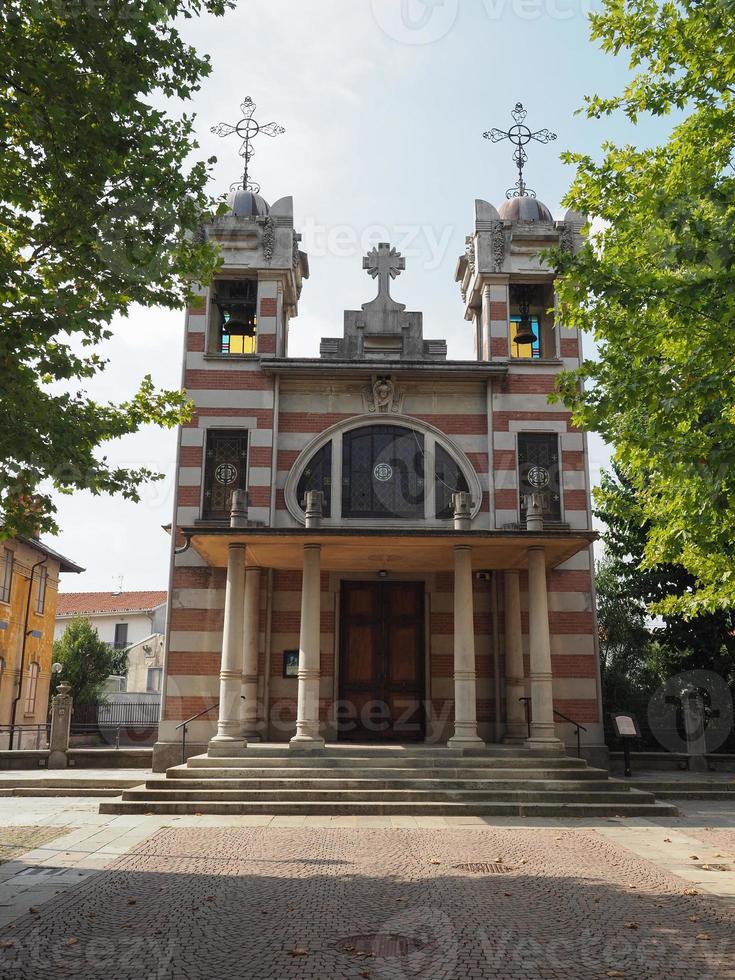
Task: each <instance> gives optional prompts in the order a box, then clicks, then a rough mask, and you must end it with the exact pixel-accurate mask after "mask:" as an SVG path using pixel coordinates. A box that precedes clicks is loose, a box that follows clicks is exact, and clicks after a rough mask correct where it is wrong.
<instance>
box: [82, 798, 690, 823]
mask: <svg viewBox="0 0 735 980" xmlns="http://www.w3.org/2000/svg"><path fill="white" fill-rule="evenodd" d="M635 799H636V798H635V796H634V795H633V794H631V801H632V802H626V803H599V802H598V803H576V802H567V803H513V802H508V801H505V802H495V803H479V802H474V803H465V802H439V803H437V802H431V801H425V802H394V803H387V802H381V801H371V802H357V801H354V802H350V801H345V800H340V801H339V802H333V803H330V802H326V801H320V802H305V801H303V800H300V801H298V802H291V801H289V802H279V801H277V800H265V801H262V802H232V801H231V802H224V801H221V802H217V801H214V800H207V801H205V802H184V801H178V802H164V801H158V802H156V801H144V800H136V801H132V800H123V799H118V800H109V801H103V802H102V803H100V807H99V809H100V813H143V814H151V813H156V814H179V815H182V816H184V815H187V814H189V815H198V814H202V813H208V814H216V815H220V816H237V815H242V814H264V815H267V816H279V815H289V816H293V815H296V816H300V815H313V816H355V815H356V816H360V815H363V816H428V817H451V816H454V817H466V816H508V817H510V816H516V817H531V818H533V817H547V818H548V817H561V818H568V817H580V818H586V819H588V820H601V819H605V818H610V817H616V816H619V817H674V816H677V814H678V811H677V809H676V807H675V806H671V805H670V804H666V803H638V802H634V801H635Z"/></svg>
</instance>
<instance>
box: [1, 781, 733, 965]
mask: <svg viewBox="0 0 735 980" xmlns="http://www.w3.org/2000/svg"><path fill="white" fill-rule="evenodd" d="M95 806H96V805H95V801H93V800H77V799H74V798H71V799H67V800H58V799H46V800H38V799H26V800H18V799H15V800H10V799H8V800H0V826H2V830H0V838H2V837H6V838H8V839H9V838H10V837H11V836H12V838H13V841H14V843H15V844H16V845H17V841H18V838H19V836H20V837H21V838H22V835H23V832H24V831H23V828H33V829H34V833H38V832H39V831H38V829H39V828H40V831H41V833H42V834H43V839H44V840H45V843H43V844H42V845H41V846H38V847H35V848H34V849H33V850H30V851H29V852H28V853H26V854H24V855H23V857H22V858H16V859H15V860H9V861H6V862H5V863H4V864H2V865H0V879H1V883H0V925H1V926H2V932H1V937H0V976H2V977H3V978H4V977H17V978H19V980H20V978H27V980H31V978H33V980H46V978H52V977H53V978H59V977H66V976H69V977H84V978H89V980H97V978H104V980H111V978H115V980H117V978H119V980H138V978H161V980H164V978H165V980H169V978H176V980H178V978H181V980H199V978H202V980H204V978H208V980H220V978H229V977H238V978H239V977H242V978H253V980H281V978H284V980H285V978H303V980H338V978H339V980H342V978H350V980H352V978H370V980H394V978H395V980H403V978H427V980H429V978H431V980H450V978H462V980H465V978H485V977H493V978H494V977H497V978H501V977H507V978H537V977H538V978H556V977H559V978H562V977H563V978H566V980H568V978H579V980H587V978H590V980H591V978H595V980H596V978H606V977H627V978H631V980H633V978H636V980H637V978H642V977H645V978H664V977H665V978H692V980H694V978H707V977H712V978H720V977H735V872H733V871H732V870H730V869H731V868H732V869H735V830H734V829H733V828H734V827H735V814H733V813H732V809H731V804H730V803H729V802H723V803H714V802H713V803H708V804H698V805H697V804H694V803H691V804H687V805H686V806H685V807H683V808H682V816H681V817H680V818H678V819H675V820H668V821H656V822H652V821H648V820H643V819H638V820H634V819H630V820H607V821H600V822H599V824H596V825H594V826H592V825H589V824H585V823H583V822H581V821H565V822H561V821H552V820H548V821H543V822H542V821H535V822H534V823H533V824H531V823H529V822H528V821H522V820H508V819H505V820H496V821H495V822H491V821H489V820H487V819H482V818H465V819H464V820H462V819H450V818H443V819H442V818H407V817H400V818H399V817H394V818H381V817H374V818H356V817H352V818H349V817H342V818H327V817H322V818H319V817H294V818H288V817H280V818H271V817H258V816H255V817H239V818H232V819H231V820H229V821H226V823H227V825H225V821H223V819H222V818H217V817H183V818H175V817H168V818H162V817H151V816H141V817H134V816H124V817H120V816H117V817H115V816H104V815H100V814H98V813H97V812H96V809H95ZM697 806H699V807H700V809H697ZM71 828H73V829H71ZM54 830H58V834H57V835H56V836H54ZM28 839H29V841H32V842H34V843H35V841H34V840H33V838H31V837H29V838H28ZM720 869H724V870H720Z"/></svg>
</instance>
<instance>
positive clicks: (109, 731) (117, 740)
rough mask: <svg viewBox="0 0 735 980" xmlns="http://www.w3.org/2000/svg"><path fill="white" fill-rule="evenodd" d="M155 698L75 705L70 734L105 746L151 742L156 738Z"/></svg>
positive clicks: (157, 707)
mask: <svg viewBox="0 0 735 980" xmlns="http://www.w3.org/2000/svg"><path fill="white" fill-rule="evenodd" d="M160 710H161V705H160V703H159V702H158V701H108V702H103V703H101V704H80V705H75V706H74V709H73V711H72V718H71V736H72V738H74V739H75V741H77V742H79V740H80V739H82V738H83V737H87V738H90V739H92V740H94V741H97V742H98V743H99V741H100V740H101V741H102V742H104V743H106V744H108V745H115V746H116V747H119V746H120V745H121V744H122V745H152V744H153V743H154V742H155V741H156V738H157V737H158V716H159V713H160Z"/></svg>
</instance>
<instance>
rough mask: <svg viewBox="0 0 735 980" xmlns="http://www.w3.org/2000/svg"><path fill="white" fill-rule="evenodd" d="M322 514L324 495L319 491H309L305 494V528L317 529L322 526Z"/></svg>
mask: <svg viewBox="0 0 735 980" xmlns="http://www.w3.org/2000/svg"><path fill="white" fill-rule="evenodd" d="M323 513H324V494H323V493H322V491H321V490H309V491H308V493H307V494H306V526H307V528H312V529H314V528H318V527H321V526H322V514H323Z"/></svg>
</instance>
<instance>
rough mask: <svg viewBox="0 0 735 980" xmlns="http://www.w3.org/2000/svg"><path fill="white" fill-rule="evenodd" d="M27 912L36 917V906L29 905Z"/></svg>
mask: <svg viewBox="0 0 735 980" xmlns="http://www.w3.org/2000/svg"><path fill="white" fill-rule="evenodd" d="M28 911H29V912H30V913H31V915H38V906H37V905H31V907H30V908H29V909H28Z"/></svg>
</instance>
